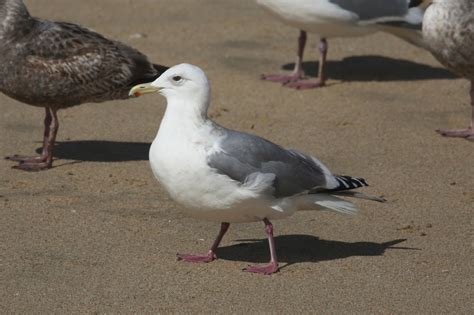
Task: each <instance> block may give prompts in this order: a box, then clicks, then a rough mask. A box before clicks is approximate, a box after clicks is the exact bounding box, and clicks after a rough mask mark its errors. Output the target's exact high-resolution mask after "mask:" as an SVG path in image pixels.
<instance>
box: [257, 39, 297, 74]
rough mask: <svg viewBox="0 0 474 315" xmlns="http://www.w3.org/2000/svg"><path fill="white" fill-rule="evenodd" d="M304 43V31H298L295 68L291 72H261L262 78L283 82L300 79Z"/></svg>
mask: <svg viewBox="0 0 474 315" xmlns="http://www.w3.org/2000/svg"><path fill="white" fill-rule="evenodd" d="M305 45H306V32H305V31H300V36H299V37H298V54H297V55H296V62H295V68H294V69H293V72H292V73H291V74H282V73H277V74H262V77H261V78H262V80H267V81H274V82H282V83H285V82H291V81H296V80H299V79H301V78H302V77H303V76H304V72H303V66H302V61H303V53H304V47H305Z"/></svg>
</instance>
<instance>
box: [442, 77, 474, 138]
mask: <svg viewBox="0 0 474 315" xmlns="http://www.w3.org/2000/svg"><path fill="white" fill-rule="evenodd" d="M470 95H471V107H472V108H471V125H470V126H469V127H467V128H465V129H453V130H445V129H438V130H436V131H437V132H438V133H440V134H441V135H442V136H445V137H458V138H466V139H467V140H470V141H474V81H471V91H470Z"/></svg>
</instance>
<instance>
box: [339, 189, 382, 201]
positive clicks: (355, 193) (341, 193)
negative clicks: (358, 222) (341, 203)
mask: <svg viewBox="0 0 474 315" xmlns="http://www.w3.org/2000/svg"><path fill="white" fill-rule="evenodd" d="M332 194H333V195H338V196H346V197H352V198H359V199H367V200H373V201H378V202H385V201H387V200H386V199H385V198H383V197H379V196H374V195H369V194H366V193H363V192H360V191H350V190H343V191H335V192H333V193H332Z"/></svg>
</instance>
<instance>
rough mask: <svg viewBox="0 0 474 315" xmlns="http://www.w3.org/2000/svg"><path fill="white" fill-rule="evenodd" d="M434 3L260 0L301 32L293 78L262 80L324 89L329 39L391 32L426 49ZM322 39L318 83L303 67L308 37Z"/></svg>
mask: <svg viewBox="0 0 474 315" xmlns="http://www.w3.org/2000/svg"><path fill="white" fill-rule="evenodd" d="M430 2H431V0H383V1H382V0H257V4H259V5H260V6H261V7H262V8H264V9H265V11H267V12H269V13H270V14H271V15H272V16H274V17H275V18H276V19H278V20H279V21H281V22H283V23H284V24H287V25H289V26H291V27H294V28H297V29H299V30H300V35H299V38H298V50H297V55H296V62H295V68H294V70H293V72H292V73H291V74H264V75H262V79H263V80H268V81H276V82H282V83H283V84H284V85H285V86H287V87H291V88H296V89H308V88H314V87H320V86H324V84H325V82H326V78H327V76H326V70H325V68H326V55H327V52H328V42H327V38H333V37H353V36H361V35H368V34H371V33H375V32H378V31H384V32H388V33H390V34H393V35H395V36H397V37H400V38H402V39H404V40H406V41H408V42H410V43H412V44H414V45H417V46H420V47H424V43H423V41H422V36H421V32H420V30H421V24H422V20H423V13H424V9H425V8H426V6H427V5H428V4H429V3H430ZM308 32H309V33H315V34H317V35H319V36H320V42H319V51H320V55H319V69H318V78H317V79H304V72H303V67H302V62H303V52H304V48H305V44H306V38H307V34H306V33H308Z"/></svg>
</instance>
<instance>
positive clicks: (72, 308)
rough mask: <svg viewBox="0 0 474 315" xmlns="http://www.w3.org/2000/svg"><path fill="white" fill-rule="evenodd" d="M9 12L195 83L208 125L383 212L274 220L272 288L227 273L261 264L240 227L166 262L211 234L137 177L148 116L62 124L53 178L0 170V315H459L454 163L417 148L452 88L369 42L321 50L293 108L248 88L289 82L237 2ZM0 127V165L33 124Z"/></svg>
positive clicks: (461, 110)
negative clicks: (205, 83) (320, 63)
mask: <svg viewBox="0 0 474 315" xmlns="http://www.w3.org/2000/svg"><path fill="white" fill-rule="evenodd" d="M25 3H26V4H27V5H28V7H29V10H30V13H31V14H32V15H34V16H39V17H42V18H47V19H52V20H64V21H69V22H74V23H79V24H81V25H84V26H87V27H89V28H91V29H94V30H95V31H98V32H100V33H102V34H104V35H106V36H107V37H109V38H113V39H116V40H120V41H122V42H125V43H127V44H129V45H131V46H133V47H135V48H137V49H139V50H140V51H142V52H143V53H145V54H147V55H148V56H149V58H150V60H152V61H154V62H157V63H160V64H165V65H174V64H178V63H182V62H188V63H192V64H196V65H198V66H200V67H201V68H203V69H204V71H206V73H207V75H208V76H209V78H210V80H211V84H212V92H213V96H212V102H211V108H210V115H211V117H213V118H214V119H215V120H216V121H218V122H219V123H220V124H223V125H225V126H227V127H230V128H233V129H237V130H242V131H247V132H252V133H256V134H259V135H261V136H264V137H266V138H267V139H270V140H272V141H274V142H276V143H279V144H282V145H284V146H286V147H291V148H298V149H300V150H302V151H304V152H307V153H311V154H313V155H314V156H316V157H318V158H319V159H320V160H321V161H322V162H324V163H325V164H326V165H328V166H329V167H330V168H331V169H332V170H333V171H334V172H336V173H341V174H350V175H354V176H360V177H364V178H365V179H366V180H367V181H368V182H369V184H370V187H368V188H366V189H364V191H365V192H367V193H371V194H376V195H383V196H384V197H385V198H386V199H387V200H388V201H387V202H386V203H383V204H380V203H374V202H368V201H364V200H356V201H355V202H356V203H357V205H358V207H359V208H360V213H359V214H358V215H357V216H344V215H340V214H337V213H332V212H301V213H297V214H296V215H294V216H292V217H290V218H288V219H285V220H282V221H274V222H273V223H274V228H275V234H276V246H277V251H278V255H279V259H280V262H281V265H282V268H281V270H280V272H278V273H276V274H274V275H272V276H263V275H258V274H249V273H246V272H242V268H244V267H246V266H247V265H249V264H252V263H259V262H266V261H267V260H268V259H269V253H268V243H267V239H266V236H265V232H264V229H263V223H260V222H257V223H252V224H234V225H231V227H230V229H229V232H228V234H227V235H226V236H225V238H224V240H223V243H222V245H221V247H220V249H219V250H218V252H217V254H218V256H219V258H220V259H218V260H217V261H215V262H212V263H209V264H190V263H184V262H179V261H177V260H176V256H175V255H176V253H177V252H178V251H180V252H205V251H206V250H207V249H208V247H209V246H210V244H211V243H212V241H213V239H214V237H215V235H216V234H217V232H218V229H219V225H218V224H215V223H211V222H204V221H198V220H194V219H191V218H188V217H186V216H185V215H184V214H183V213H182V212H180V206H179V205H177V204H175V203H174V202H173V201H172V200H171V199H170V197H169V196H168V195H167V193H166V192H165V191H164V189H163V188H162V187H161V186H160V184H159V183H158V182H157V181H156V180H155V179H154V178H153V175H152V173H151V170H150V167H149V163H148V148H149V145H150V144H151V142H152V141H153V139H154V137H155V134H156V132H157V130H158V127H159V124H160V120H161V117H162V114H163V112H164V109H165V100H164V98H162V97H160V96H159V95H150V96H147V97H142V98H137V99H133V100H129V101H114V102H107V103H101V104H84V105H81V106H77V107H73V108H70V109H67V110H64V111H60V112H59V117H60V128H59V134H58V142H57V145H56V147H55V152H54V155H55V158H56V160H55V162H54V168H52V169H50V170H48V171H44V172H38V173H28V172H23V171H18V170H15V169H11V166H13V165H15V164H14V163H12V162H10V161H6V160H3V159H0V215H1V220H0V312H1V313H3V314H13V313H15V314H39V313H42V314H78V313H97V314H106V313H107V314H117V313H120V314H131V313H138V314H143V313H148V314H156V313H191V312H192V313H205V312H206V313H211V312H212V313H231V312H232V313H262V312H277V313H313V314H341V313H360V314H362V313H377V314H428V313H430V314H447V313H451V314H469V313H471V312H472V309H473V304H472V303H473V302H472V301H473V294H472V292H473V291H472V290H473V271H474V270H473V269H474V268H473V219H472V218H473V216H472V211H473V208H474V207H473V205H474V189H473V184H474V166H473V159H472V156H473V154H474V145H473V143H472V142H468V141H465V140H462V139H449V138H443V137H441V136H439V135H438V134H437V133H436V132H435V129H437V128H456V127H465V126H466V125H467V124H468V122H469V121H468V119H469V117H470V116H469V115H470V111H471V108H470V105H469V98H468V86H469V84H468V82H467V81H466V80H463V79H460V78H457V77H455V76H454V75H452V74H451V73H449V72H448V71H447V70H445V69H444V68H443V67H442V66H441V65H440V64H439V63H438V62H437V61H436V60H435V59H434V58H433V57H432V56H431V54H429V53H428V52H427V51H424V50H422V49H420V48H417V47H415V46H412V45H410V44H408V43H406V42H404V41H402V40H399V39H397V38H395V37H393V36H391V35H388V34H383V33H378V34H375V35H371V36H366V37H359V38H348V39H333V40H330V41H329V55H328V60H329V63H328V74H329V81H328V85H327V87H324V88H320V89H312V90H305V91H297V90H293V89H289V88H285V87H282V86H281V85H280V84H277V83H271V82H265V81H261V80H260V79H259V78H260V75H261V74H262V73H269V72H277V71H289V70H291V69H292V67H293V64H294V55H295V49H296V38H297V35H298V31H297V30H296V29H292V28H289V27H286V26H284V25H282V24H280V23H278V22H277V21H275V20H274V19H272V18H271V17H269V16H268V15H267V14H265V12H263V11H262V10H261V9H259V8H258V7H257V5H256V4H255V2H254V1H253V0H245V1H244V0H239V1H230V0H222V1H218V0H199V1H195V0H180V1H176V0H175V1H173V0H159V1H158V0H139V1H131V0H100V1H92V0H81V1H72V0H48V1H44V0H25ZM317 41H318V38H317V37H316V36H314V35H309V42H308V46H307V50H306V53H305V62H304V67H305V70H306V73H307V74H308V75H309V76H312V77H314V76H315V75H316V72H317V70H316V69H317V68H316V66H317V60H318V50H317ZM0 112H1V114H0V141H1V148H0V156H2V157H4V156H6V155H9V154H13V153H18V154H31V153H32V152H34V151H35V150H38V148H39V147H40V146H41V141H40V140H41V135H42V128H43V125H42V124H43V123H42V121H43V115H44V110H43V109H42V108H35V107H32V106H28V105H25V104H22V103H19V102H17V101H14V100H12V99H10V98H8V97H6V96H5V95H3V94H0ZM469 310H471V311H469Z"/></svg>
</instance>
